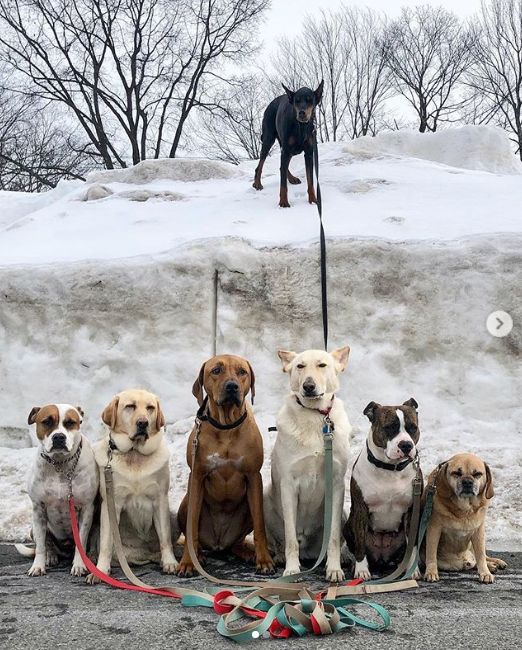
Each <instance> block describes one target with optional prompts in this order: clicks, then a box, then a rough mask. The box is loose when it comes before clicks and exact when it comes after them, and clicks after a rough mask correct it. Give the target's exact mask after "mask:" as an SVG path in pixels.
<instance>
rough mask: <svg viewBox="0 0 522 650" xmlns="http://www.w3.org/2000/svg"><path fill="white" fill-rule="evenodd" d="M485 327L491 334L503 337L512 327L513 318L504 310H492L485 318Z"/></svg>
mask: <svg viewBox="0 0 522 650" xmlns="http://www.w3.org/2000/svg"><path fill="white" fill-rule="evenodd" d="M486 327H487V328H488V332H489V333H490V334H491V336H495V337H497V338H503V337H504V336H507V335H508V334H509V333H510V332H511V330H512V329H513V319H512V318H511V316H510V315H509V314H508V313H507V312H506V311H493V312H491V314H490V315H489V316H488V318H487V320H486Z"/></svg>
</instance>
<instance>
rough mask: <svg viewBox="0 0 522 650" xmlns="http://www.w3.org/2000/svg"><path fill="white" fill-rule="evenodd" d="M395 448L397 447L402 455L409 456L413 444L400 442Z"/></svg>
mask: <svg viewBox="0 0 522 650" xmlns="http://www.w3.org/2000/svg"><path fill="white" fill-rule="evenodd" d="M397 447H399V449H400V450H401V451H402V452H403V453H404V454H409V453H410V451H411V450H412V449H413V442H410V441H409V440H401V441H400V442H399V444H398V445H397Z"/></svg>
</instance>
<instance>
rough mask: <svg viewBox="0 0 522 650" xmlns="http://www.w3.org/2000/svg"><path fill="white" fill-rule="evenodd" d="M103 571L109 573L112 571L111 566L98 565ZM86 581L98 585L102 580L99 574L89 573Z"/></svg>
mask: <svg viewBox="0 0 522 650" xmlns="http://www.w3.org/2000/svg"><path fill="white" fill-rule="evenodd" d="M97 569H99V570H100V571H101V572H102V573H105V574H106V575H109V574H110V572H111V568H110V567H101V566H99V567H97ZM85 582H86V583H87V584H88V585H97V584H99V583H100V582H101V578H98V576H95V575H94V573H89V574H88V576H87V577H86V578H85Z"/></svg>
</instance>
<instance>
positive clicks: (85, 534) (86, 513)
mask: <svg viewBox="0 0 522 650" xmlns="http://www.w3.org/2000/svg"><path fill="white" fill-rule="evenodd" d="M93 516H94V503H88V504H87V505H85V506H84V507H83V508H82V509H81V510H80V513H79V515H78V527H79V529H80V542H81V543H82V546H83V548H84V549H85V550H86V549H87V541H88V539H89V533H90V531H91V526H92V518H93ZM86 573H87V568H86V566H85V564H84V562H83V560H82V556H81V555H80V551H79V550H78V548H76V550H75V551H74V559H73V565H72V569H71V575H72V576H84V575H85V574H86Z"/></svg>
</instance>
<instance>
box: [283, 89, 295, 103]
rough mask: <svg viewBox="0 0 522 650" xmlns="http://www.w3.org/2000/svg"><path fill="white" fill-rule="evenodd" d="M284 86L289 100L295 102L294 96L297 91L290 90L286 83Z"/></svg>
mask: <svg viewBox="0 0 522 650" xmlns="http://www.w3.org/2000/svg"><path fill="white" fill-rule="evenodd" d="M281 85H282V86H283V89H284V91H285V93H286V96H287V97H288V101H289V102H290V103H291V104H293V103H294V97H295V92H294V91H293V90H290V88H287V87H286V86H285V84H281Z"/></svg>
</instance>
